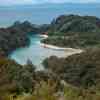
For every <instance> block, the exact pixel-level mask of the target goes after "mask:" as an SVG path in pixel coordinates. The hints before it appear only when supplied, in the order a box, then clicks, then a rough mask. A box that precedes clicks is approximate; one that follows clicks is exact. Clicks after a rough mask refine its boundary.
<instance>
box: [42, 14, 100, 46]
mask: <svg viewBox="0 0 100 100" xmlns="http://www.w3.org/2000/svg"><path fill="white" fill-rule="evenodd" d="M48 35H49V38H47V39H45V40H43V41H42V42H44V43H47V44H53V45H57V46H62V47H73V48H87V47H92V46H100V19H99V18H97V17H93V16H78V15H68V16H67V15H62V16H60V17H58V18H57V19H56V20H53V21H52V23H51V25H50V28H49V30H48Z"/></svg>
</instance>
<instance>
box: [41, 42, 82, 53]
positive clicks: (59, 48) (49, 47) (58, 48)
mask: <svg viewBox="0 0 100 100" xmlns="http://www.w3.org/2000/svg"><path fill="white" fill-rule="evenodd" d="M40 46H42V47H44V48H47V49H52V50H57V51H65V52H67V51H70V52H72V54H73V53H74V54H76V53H82V52H83V50H82V49H74V48H63V47H59V46H54V45H50V44H45V43H41V42H40Z"/></svg>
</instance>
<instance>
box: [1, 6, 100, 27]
mask: <svg viewBox="0 0 100 100" xmlns="http://www.w3.org/2000/svg"><path fill="white" fill-rule="evenodd" d="M99 11H100V4H43V5H27V6H12V7H0V26H8V25H11V24H12V23H13V22H15V21H18V20H19V21H24V20H28V21H30V22H32V23H34V24H45V23H50V22H51V20H52V19H53V18H55V17H57V16H59V15H62V14H80V15H92V16H97V17H100V13H99Z"/></svg>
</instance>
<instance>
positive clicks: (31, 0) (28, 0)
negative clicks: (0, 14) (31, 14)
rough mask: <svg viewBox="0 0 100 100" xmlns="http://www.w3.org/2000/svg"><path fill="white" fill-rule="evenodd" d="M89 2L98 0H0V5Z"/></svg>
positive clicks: (97, 0)
mask: <svg viewBox="0 0 100 100" xmlns="http://www.w3.org/2000/svg"><path fill="white" fill-rule="evenodd" d="M65 2H71V3H91V2H100V1H99V0H0V5H15V4H39V3H65Z"/></svg>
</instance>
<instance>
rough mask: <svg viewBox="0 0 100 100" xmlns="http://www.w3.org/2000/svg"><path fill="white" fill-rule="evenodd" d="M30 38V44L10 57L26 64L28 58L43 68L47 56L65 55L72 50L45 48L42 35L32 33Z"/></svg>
mask: <svg viewBox="0 0 100 100" xmlns="http://www.w3.org/2000/svg"><path fill="white" fill-rule="evenodd" d="M29 38H30V45H29V46H28V47H24V48H19V49H17V50H15V51H14V52H13V53H12V54H11V55H10V56H9V57H10V59H13V60H15V61H16V62H17V63H19V64H21V65H24V64H26V63H27V61H28V60H30V61H32V63H33V64H34V65H35V66H36V67H37V69H38V70H41V69H43V65H42V62H43V60H44V59H45V58H47V57H50V56H58V57H65V56H67V55H70V51H67V52H66V51H59V50H54V49H50V48H44V47H42V46H41V45H40V44H41V43H40V41H41V39H43V37H41V36H40V35H32V36H30V37H29Z"/></svg>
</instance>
